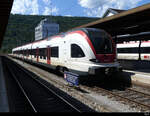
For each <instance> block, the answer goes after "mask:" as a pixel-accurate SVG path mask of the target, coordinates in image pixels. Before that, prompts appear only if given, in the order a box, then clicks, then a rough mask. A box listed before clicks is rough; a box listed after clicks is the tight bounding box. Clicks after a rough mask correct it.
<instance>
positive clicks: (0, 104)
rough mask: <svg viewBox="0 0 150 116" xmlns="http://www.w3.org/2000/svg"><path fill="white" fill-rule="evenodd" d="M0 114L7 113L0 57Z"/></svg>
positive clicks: (7, 106)
mask: <svg viewBox="0 0 150 116" xmlns="http://www.w3.org/2000/svg"><path fill="white" fill-rule="evenodd" d="M0 112H9V105H8V98H7V92H6V84H5V77H4V74H3V66H2V60H1V57H0Z"/></svg>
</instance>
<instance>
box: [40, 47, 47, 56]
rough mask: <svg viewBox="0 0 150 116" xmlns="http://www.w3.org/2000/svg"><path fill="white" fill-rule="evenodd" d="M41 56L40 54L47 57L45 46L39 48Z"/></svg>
mask: <svg viewBox="0 0 150 116" xmlns="http://www.w3.org/2000/svg"><path fill="white" fill-rule="evenodd" d="M39 56H40V58H43V59H46V49H45V48H40V49H39Z"/></svg>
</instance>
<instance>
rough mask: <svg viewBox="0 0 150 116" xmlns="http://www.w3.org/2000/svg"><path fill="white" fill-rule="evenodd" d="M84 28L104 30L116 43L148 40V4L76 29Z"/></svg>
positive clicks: (149, 19) (149, 26) (149, 29)
mask: <svg viewBox="0 0 150 116" xmlns="http://www.w3.org/2000/svg"><path fill="white" fill-rule="evenodd" d="M86 27H87V28H88V27H89V28H101V29H104V30H106V31H107V32H108V33H110V35H111V36H112V37H113V39H115V38H116V39H117V41H118V42H120V41H132V40H142V39H143V40H148V39H149V40H150V33H149V32H150V4H146V5H143V6H140V7H136V8H133V9H130V10H127V11H124V12H121V13H119V14H115V15H113V16H109V17H105V18H102V19H99V20H97V21H95V22H91V23H88V24H85V25H81V26H78V27H76V28H86ZM143 32H144V33H143ZM145 32H146V33H145ZM121 35H124V36H121Z"/></svg>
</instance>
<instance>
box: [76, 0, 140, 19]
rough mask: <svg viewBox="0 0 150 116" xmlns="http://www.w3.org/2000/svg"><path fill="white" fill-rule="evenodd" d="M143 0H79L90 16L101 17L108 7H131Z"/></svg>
mask: <svg viewBox="0 0 150 116" xmlns="http://www.w3.org/2000/svg"><path fill="white" fill-rule="evenodd" d="M141 1H142V0H136V1H135V0H78V4H79V5H81V7H84V8H85V10H84V12H85V13H86V14H87V15H88V16H94V17H101V16H102V15H103V14H104V12H105V11H106V10H107V9H108V8H116V9H130V8H134V7H136V5H137V4H138V3H139V2H141Z"/></svg>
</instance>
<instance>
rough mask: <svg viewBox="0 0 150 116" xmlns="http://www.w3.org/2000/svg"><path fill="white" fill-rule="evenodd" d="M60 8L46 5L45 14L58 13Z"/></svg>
mask: <svg viewBox="0 0 150 116" xmlns="http://www.w3.org/2000/svg"><path fill="white" fill-rule="evenodd" d="M58 11H59V10H58V8H57V7H53V8H52V9H51V8H49V7H45V9H44V12H43V15H51V14H52V15H54V14H56V15H57V14H58Z"/></svg>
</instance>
